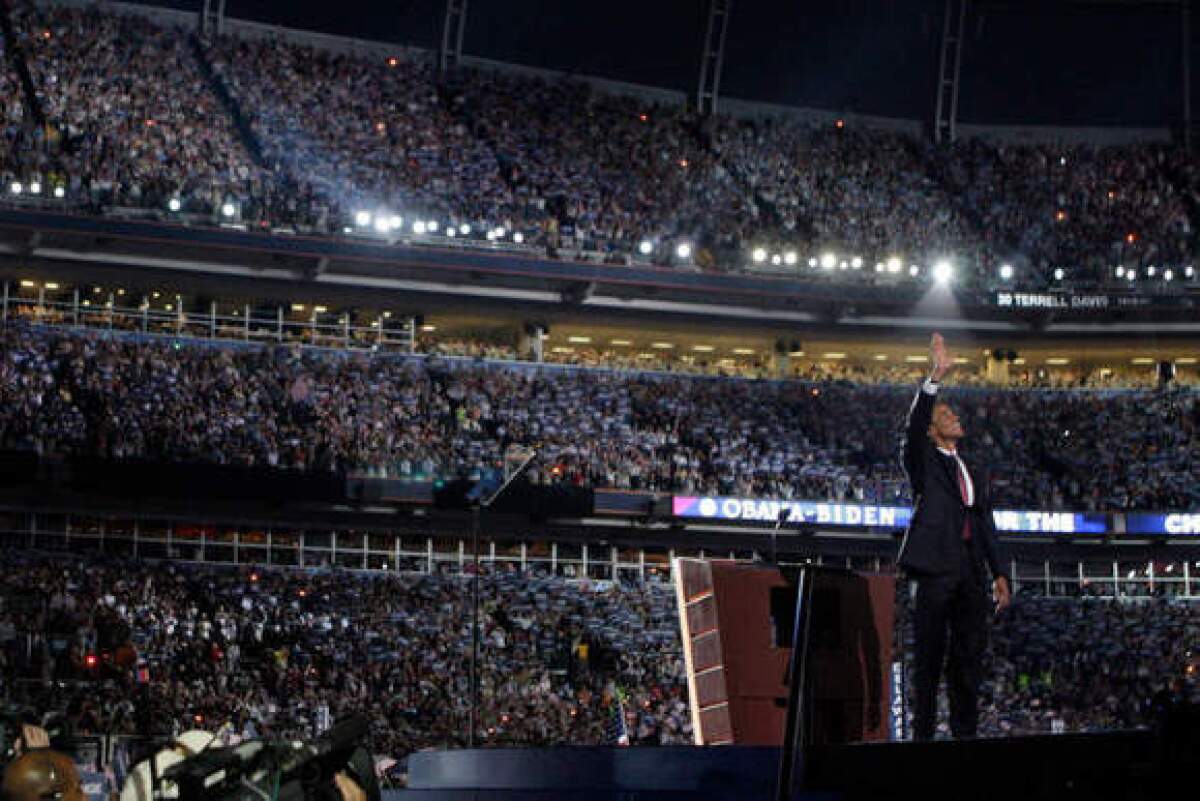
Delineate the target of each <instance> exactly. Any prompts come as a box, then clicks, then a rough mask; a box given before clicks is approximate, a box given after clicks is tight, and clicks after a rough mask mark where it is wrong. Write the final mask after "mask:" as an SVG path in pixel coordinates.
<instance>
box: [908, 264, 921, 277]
mask: <svg viewBox="0 0 1200 801" xmlns="http://www.w3.org/2000/svg"><path fill="white" fill-rule="evenodd" d="M920 273H921V268H920V267H918V266H917V265H915V264H910V265H908V274H909V275H911V276H912V277H913V278H916V277H917V276H918V275H920Z"/></svg>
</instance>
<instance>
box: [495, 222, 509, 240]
mask: <svg viewBox="0 0 1200 801" xmlns="http://www.w3.org/2000/svg"><path fill="white" fill-rule="evenodd" d="M506 236H508V231H506V230H504V226H503V225H497V226H496V238H497V239H503V238H504V237H506Z"/></svg>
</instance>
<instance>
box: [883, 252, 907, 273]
mask: <svg viewBox="0 0 1200 801" xmlns="http://www.w3.org/2000/svg"><path fill="white" fill-rule="evenodd" d="M903 266H904V262H902V261H900V257H899V256H890V257H889V258H888V260H887V271H888V272H889V273H898V272H900V268H901V267H903Z"/></svg>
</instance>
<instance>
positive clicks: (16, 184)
mask: <svg viewBox="0 0 1200 801" xmlns="http://www.w3.org/2000/svg"><path fill="white" fill-rule="evenodd" d="M24 189H25V187H23V186H21V182H20V181H13V182H12V185H11V186H9V187H8V191H10V192H12V193H13V194H14V195H19V194H21V192H22V190H24Z"/></svg>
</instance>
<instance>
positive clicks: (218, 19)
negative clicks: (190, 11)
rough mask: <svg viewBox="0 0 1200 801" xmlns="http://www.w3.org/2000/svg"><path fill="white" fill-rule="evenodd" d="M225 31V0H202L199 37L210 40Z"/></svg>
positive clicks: (206, 40)
mask: <svg viewBox="0 0 1200 801" xmlns="http://www.w3.org/2000/svg"><path fill="white" fill-rule="evenodd" d="M224 32H225V0H204V2H203V4H202V5H201V7H200V38H201V39H202V40H203V41H205V42H211V41H212V40H214V39H216V38H217V37H218V36H220V35H221V34H222V33H224Z"/></svg>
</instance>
